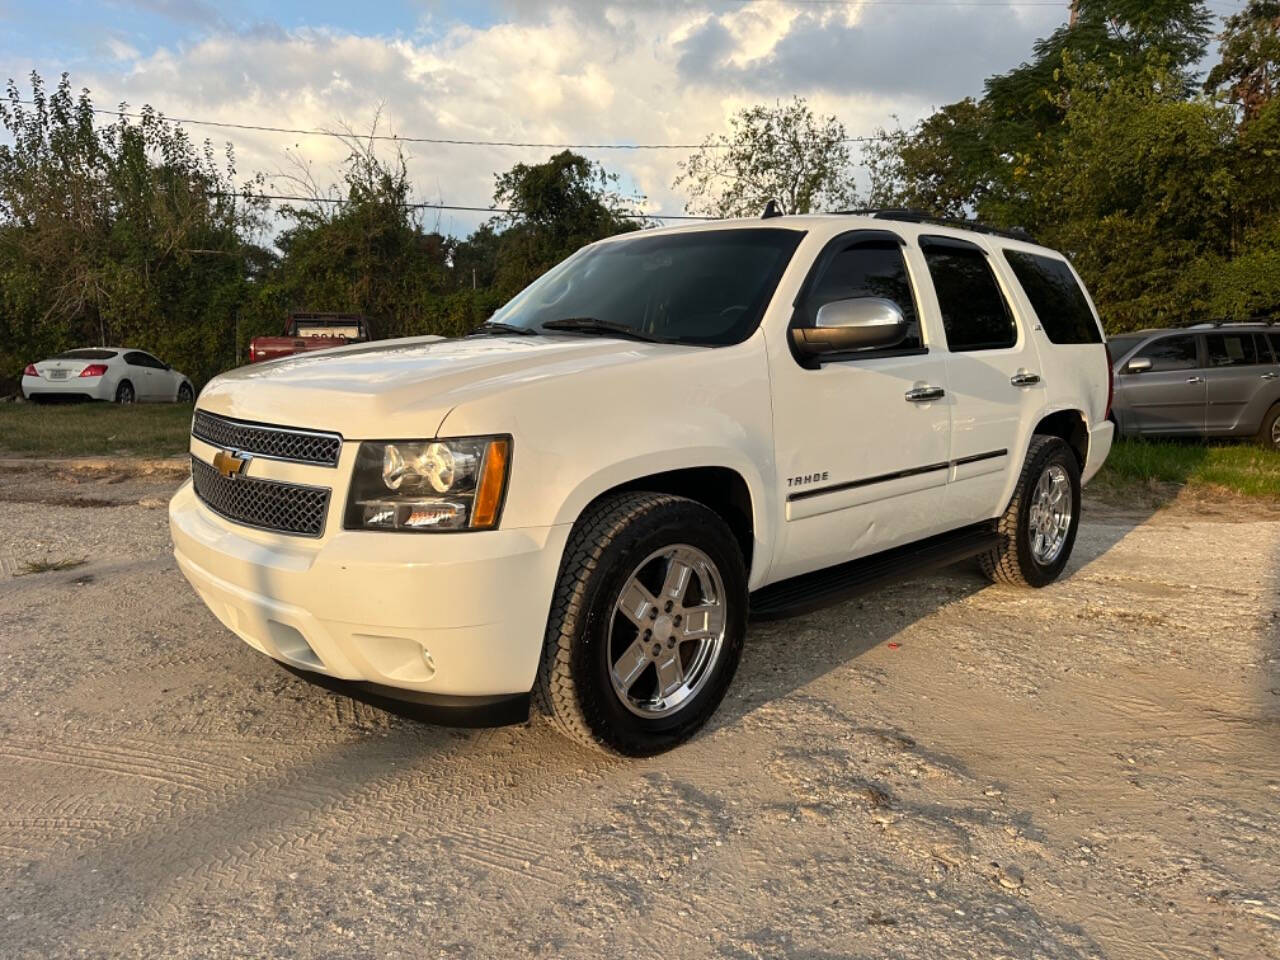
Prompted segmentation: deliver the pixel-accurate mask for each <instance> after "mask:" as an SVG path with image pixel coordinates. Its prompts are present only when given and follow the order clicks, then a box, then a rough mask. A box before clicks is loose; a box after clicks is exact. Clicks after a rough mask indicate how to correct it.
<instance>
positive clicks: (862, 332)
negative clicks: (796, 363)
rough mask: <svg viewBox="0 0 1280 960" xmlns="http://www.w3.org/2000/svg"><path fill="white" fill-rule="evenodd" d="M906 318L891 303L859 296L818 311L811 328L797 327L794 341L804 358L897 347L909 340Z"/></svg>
mask: <svg viewBox="0 0 1280 960" xmlns="http://www.w3.org/2000/svg"><path fill="white" fill-rule="evenodd" d="M907 331H908V327H907V318H906V317H904V316H903V315H902V310H901V308H900V307H899V306H898V305H897V304H896V303H894V302H893V301H892V300H885V299H883V298H881V297H857V298H854V299H851V300H833V301H831V302H830V303H824V304H823V305H822V306H821V307H819V308H818V316H817V317H816V318H815V322H814V325H813V326H812V327H795V328H793V329H792V331H791V342H792V343H793V344H794V345H795V348H796V352H797V353H799V354H800V355H801V356H804V357H810V358H817V357H821V356H822V355H823V354H827V353H844V352H846V351H849V350H866V349H868V348H871V347H882V348H883V347H896V346H897V345H898V344H900V343H901V342H902V341H903V340H905V339H906V338H907Z"/></svg>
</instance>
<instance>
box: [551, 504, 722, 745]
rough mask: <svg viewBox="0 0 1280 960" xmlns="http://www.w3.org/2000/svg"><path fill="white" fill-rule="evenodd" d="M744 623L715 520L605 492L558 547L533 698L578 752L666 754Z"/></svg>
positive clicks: (695, 721) (700, 711)
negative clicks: (560, 557) (582, 749)
mask: <svg viewBox="0 0 1280 960" xmlns="http://www.w3.org/2000/svg"><path fill="white" fill-rule="evenodd" d="M746 622H747V575H746V569H745V566H744V563H743V557H742V551H741V549H740V548H739V546H738V543H737V541H736V540H735V539H734V536H733V533H732V532H731V531H730V530H729V528H728V526H726V524H725V523H724V521H723V520H721V519H720V517H719V516H718V515H717V514H715V513H714V512H712V511H711V510H709V509H707V508H706V507H704V506H703V505H702V504H700V503H697V502H695V501H693V500H688V499H685V498H683V497H676V496H671V495H668V494H659V493H626V494H618V495H615V496H609V497H606V498H604V499H602V500H600V501H599V502H597V503H596V504H594V505H593V506H591V507H589V508H588V510H587V512H586V513H585V514H584V515H583V516H582V517H581V519H579V521H578V523H577V524H576V525H575V527H574V530H573V533H572V534H571V535H570V537H569V543H568V545H567V546H566V547H565V554H564V559H563V560H562V561H561V564H560V576H559V580H558V581H557V584H556V591H555V596H554V598H553V600H552V605H551V615H550V618H549V619H548V622H547V634H546V640H545V643H544V646H543V653H542V663H541V667H540V669H539V671H538V680H537V683H536V685H535V693H536V695H537V698H538V702H539V704H540V705H541V707H542V710H543V712H545V713H546V714H547V715H549V717H550V718H551V720H552V722H553V723H554V725H555V726H556V727H557V728H558V729H559V730H560V731H561V732H562V733H564V734H565V735H566V736H568V737H570V738H572V739H574V740H577V741H578V742H579V743H583V744H585V745H587V746H591V747H596V748H598V749H602V750H605V751H608V752H612V753H619V754H623V755H626V756H651V755H653V754H656V753H661V752H663V751H664V750H670V749H671V748H672V747H675V746H677V745H678V744H680V743H682V742H683V741H685V740H687V739H688V738H689V737H691V736H692V735H693V734H694V733H695V732H696V731H697V730H698V729H699V728H700V727H701V726H702V725H703V724H704V723H706V721H707V719H708V718H709V717H710V716H711V714H712V713H714V712H715V709H716V707H718V706H719V705H720V701H721V700H722V699H723V698H724V694H725V691H726V690H727V689H728V687H729V682H730V681H731V680H732V679H733V675H734V672H735V671H736V670H737V667H738V661H739V659H740V658H741V655H742V642H743V638H744V637H745V635H746Z"/></svg>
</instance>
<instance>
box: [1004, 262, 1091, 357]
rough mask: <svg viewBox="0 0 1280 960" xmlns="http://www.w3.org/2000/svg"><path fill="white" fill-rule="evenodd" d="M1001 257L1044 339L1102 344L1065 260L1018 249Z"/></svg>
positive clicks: (1086, 304)
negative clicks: (1024, 298)
mask: <svg viewBox="0 0 1280 960" xmlns="http://www.w3.org/2000/svg"><path fill="white" fill-rule="evenodd" d="M1004 258H1005V260H1007V261H1008V262H1009V266H1010V267H1012V268H1013V273H1014V276H1016V277H1017V278H1018V283H1019V284H1021V285H1022V290H1023V292H1024V293H1026V295H1027V299H1028V300H1029V301H1031V308H1032V309H1033V310H1035V312H1036V319H1037V320H1038V321H1040V328H1041V329H1042V330H1044V333H1045V336H1047V337H1048V338H1049V339H1050V340H1051V341H1052V342H1054V343H1101V342H1102V331H1101V330H1099V329H1098V322H1097V321H1096V320H1095V319H1094V318H1093V311H1092V310H1090V309H1089V301H1088V300H1087V299H1086V298H1085V295H1084V291H1083V290H1081V289H1080V283H1079V282H1078V281H1077V280H1076V278H1075V274H1073V273H1072V272H1071V268H1070V267H1069V266H1067V262H1066V261H1065V260H1058V259H1056V258H1054V257H1042V256H1040V255H1038V254H1034V253H1024V252H1023V251H1021V250H1006V251H1005V252H1004Z"/></svg>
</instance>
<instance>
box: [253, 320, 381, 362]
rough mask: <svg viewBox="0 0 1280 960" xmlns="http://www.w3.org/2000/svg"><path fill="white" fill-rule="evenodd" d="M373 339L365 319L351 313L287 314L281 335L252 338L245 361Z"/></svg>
mask: <svg viewBox="0 0 1280 960" xmlns="http://www.w3.org/2000/svg"><path fill="white" fill-rule="evenodd" d="M371 339H373V337H372V335H371V334H370V333H369V321H368V320H367V319H365V318H364V317H362V316H360V315H358V314H354V313H291V314H289V322H288V323H287V324H286V325H285V329H284V336H282V337H254V338H253V339H252V340H251V341H250V342H249V362H250V363H257V362H258V361H259V360H274V359H275V358H276V357H287V356H289V354H291V353H305V352H307V351H310V350H327V349H328V348H329V347H340V346H342V345H343V344H347V343H361V342H362V341H365V340H371Z"/></svg>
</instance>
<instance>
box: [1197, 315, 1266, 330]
mask: <svg viewBox="0 0 1280 960" xmlns="http://www.w3.org/2000/svg"><path fill="white" fill-rule="evenodd" d="M1277 323H1280V319H1277V318H1276V317H1264V316H1260V315H1259V316H1253V317H1250V318H1249V319H1247V320H1205V321H1204V322H1202V323H1193V324H1192V325H1191V326H1189V327H1187V329H1188V330H1216V329H1217V328H1218V327H1274V326H1275V325H1276V324H1277Z"/></svg>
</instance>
